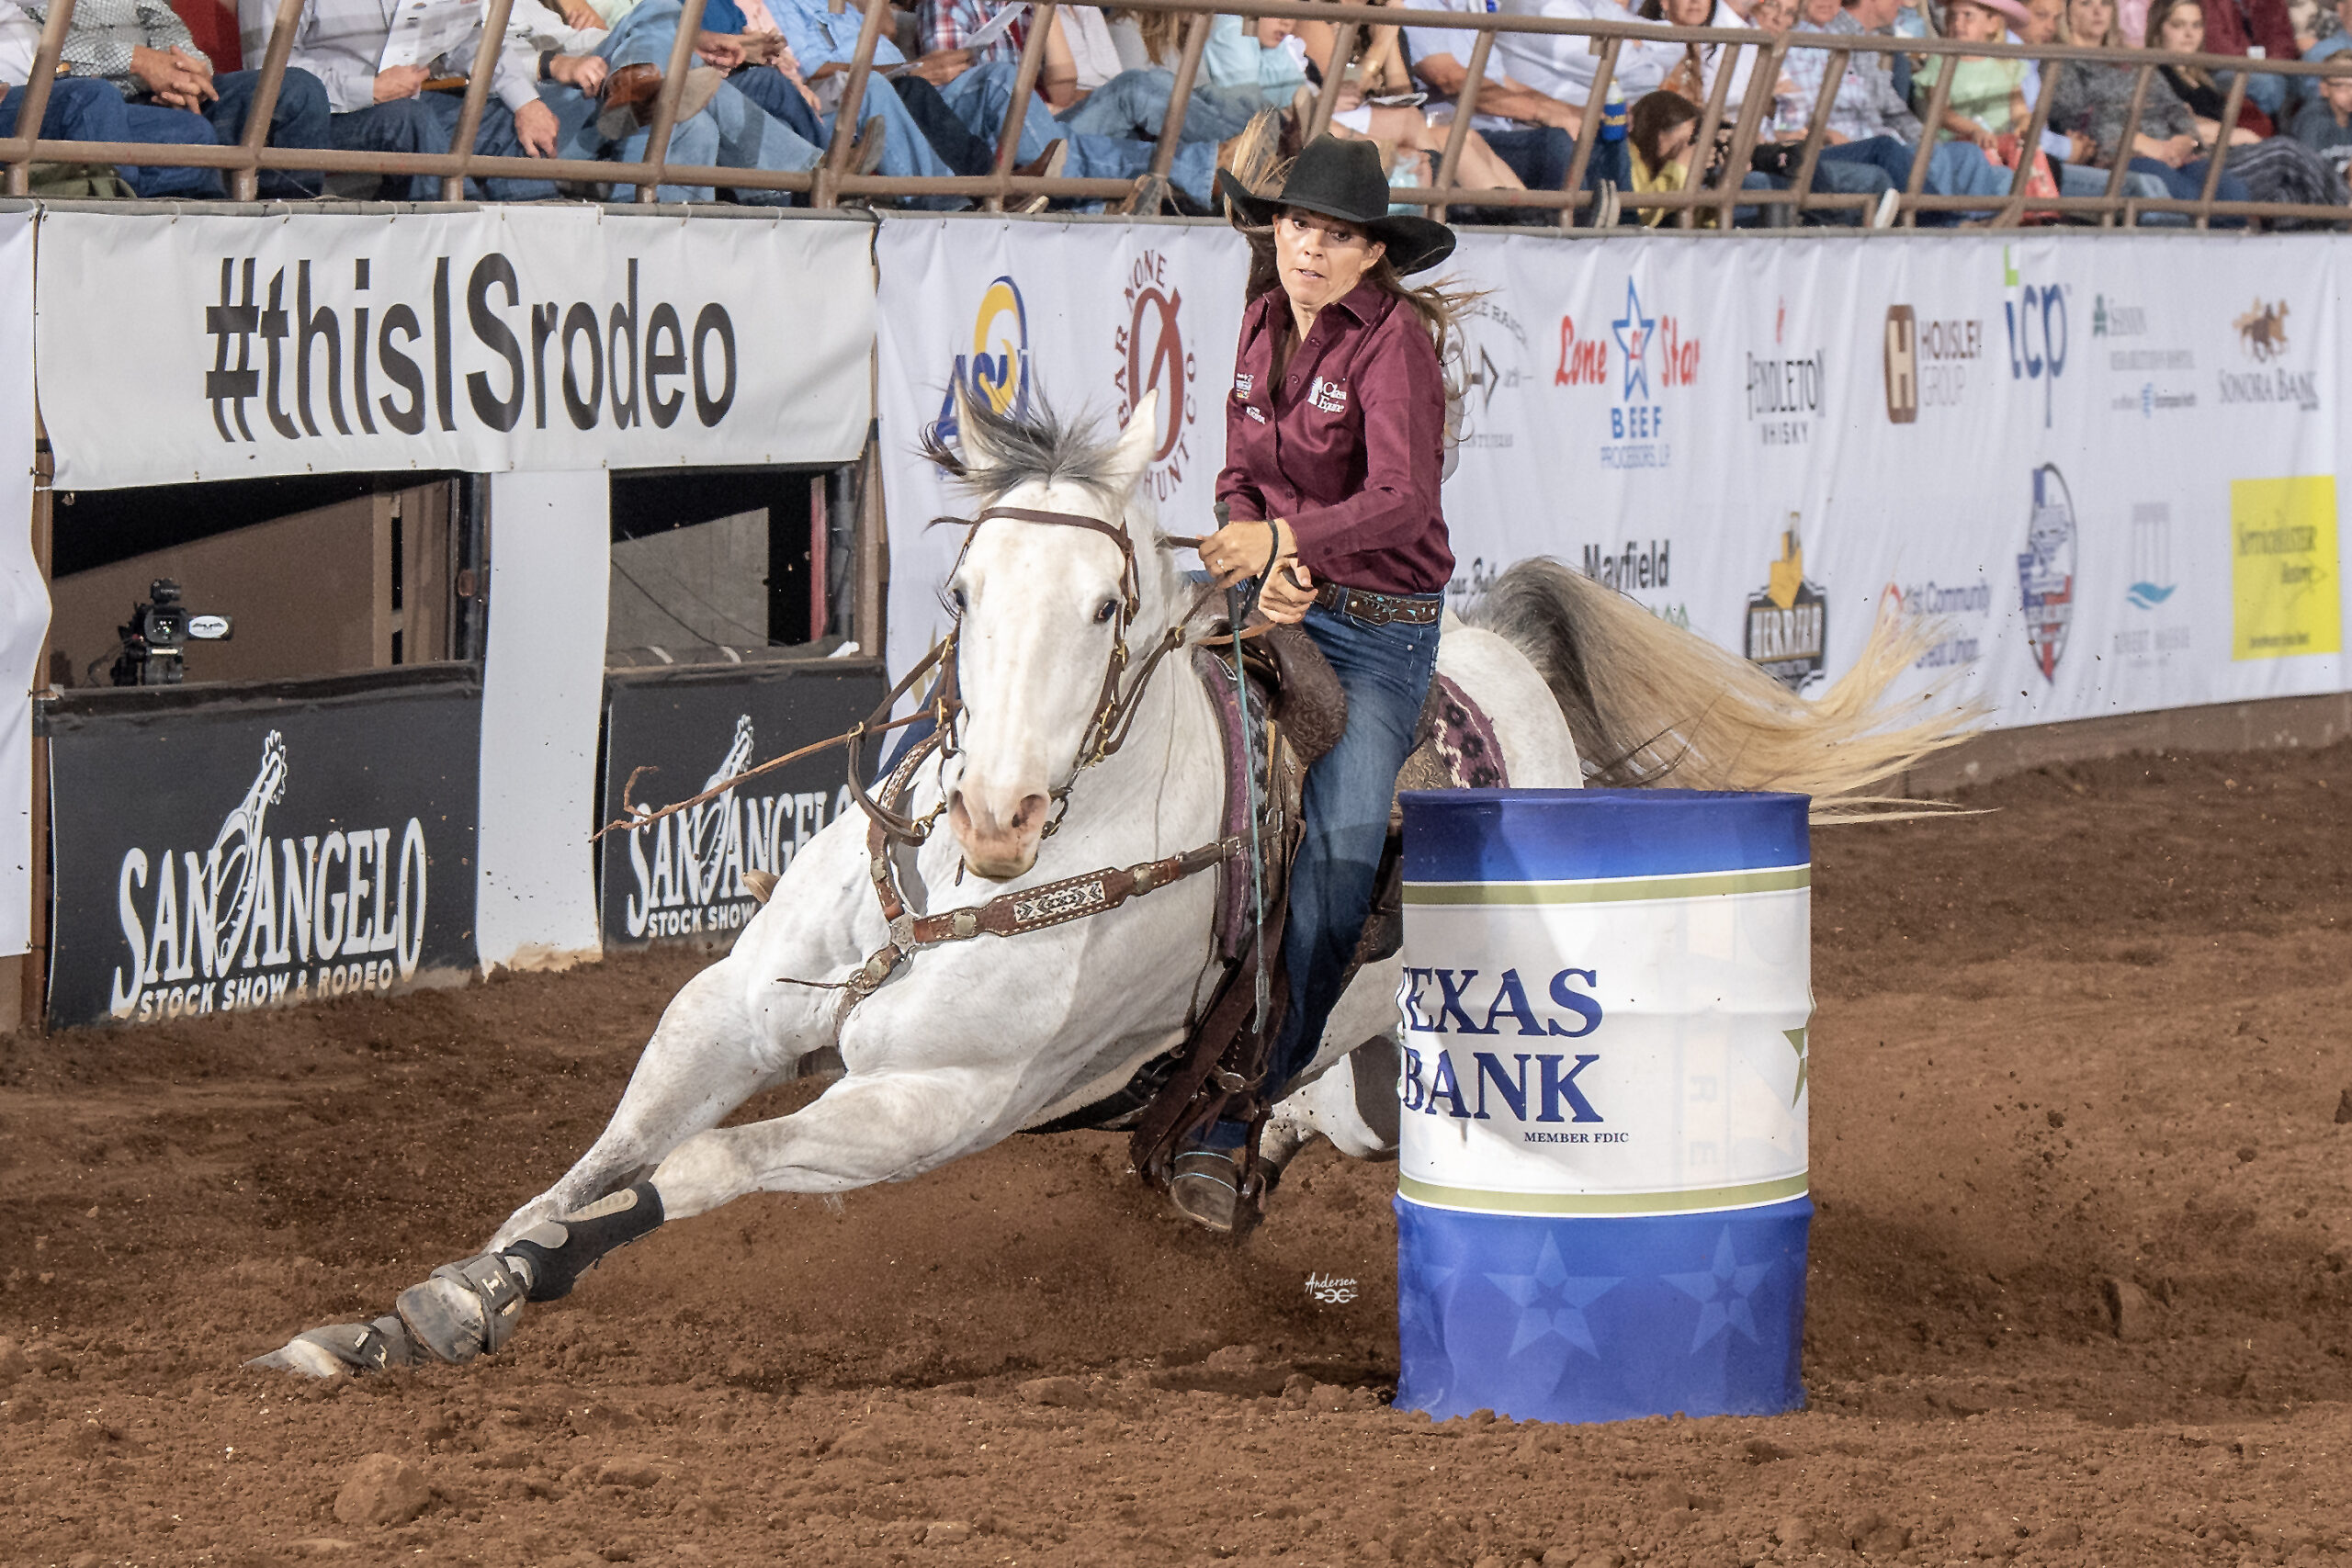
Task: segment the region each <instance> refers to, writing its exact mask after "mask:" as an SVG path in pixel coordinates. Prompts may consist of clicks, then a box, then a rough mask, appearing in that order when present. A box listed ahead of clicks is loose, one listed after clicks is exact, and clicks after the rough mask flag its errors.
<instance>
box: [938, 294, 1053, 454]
mask: <svg viewBox="0 0 2352 1568" xmlns="http://www.w3.org/2000/svg"><path fill="white" fill-rule="evenodd" d="M958 387H961V388H962V389H964V395H965V396H966V397H967V398H970V399H971V400H973V401H975V402H978V403H985V404H986V405H987V406H988V408H989V412H993V413H1001V414H1006V415H1010V416H1012V417H1013V418H1016V419H1017V418H1019V417H1020V416H1021V415H1023V414H1024V413H1026V412H1029V307H1028V306H1027V305H1026V304H1024V303H1023V301H1022V299H1021V286H1020V285H1019V284H1017V283H1015V282H1013V281H1012V278H1011V277H1010V276H1005V277H996V278H991V279H990V280H989V286H988V288H986V289H984V290H982V291H981V294H980V304H979V309H978V310H975V311H974V312H973V313H972V347H971V351H970V352H969V353H967V354H959V355H956V363H955V365H954V366H953V367H951V368H950V370H949V371H948V375H947V390H946V392H945V393H944V394H943V395H942V396H941V398H940V400H939V417H938V418H937V419H936V420H934V421H933V423H932V427H931V434H932V436H933V439H934V440H936V441H937V442H938V443H939V445H940V446H944V447H946V448H948V449H950V450H953V449H954V448H955V446H956V443H957V442H958V441H959V440H960V439H961V438H962V434H963V433H962V431H961V430H960V429H959V428H958V427H957V425H956V388H958Z"/></svg>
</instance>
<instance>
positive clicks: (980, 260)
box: [876, 217, 1248, 696]
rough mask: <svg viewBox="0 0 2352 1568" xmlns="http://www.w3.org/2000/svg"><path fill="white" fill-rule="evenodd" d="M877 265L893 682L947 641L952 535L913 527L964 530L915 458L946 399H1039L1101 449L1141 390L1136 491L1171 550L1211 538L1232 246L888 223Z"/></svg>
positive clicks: (1232, 334) (1118, 227) (965, 223)
mask: <svg viewBox="0 0 2352 1568" xmlns="http://www.w3.org/2000/svg"><path fill="white" fill-rule="evenodd" d="M876 257H877V260H878V262H879V265H880V270H881V275H882V284H881V290H880V323H881V325H880V335H879V338H878V340H877V345H876V356H877V359H878V362H879V385H880V395H879V399H878V401H879V405H880V412H881V416H882V451H883V462H884V465H885V468H884V475H885V478H884V487H883V488H884V494H885V495H886V496H887V497H888V502H889V515H890V604H889V627H890V647H889V660H890V667H891V669H892V671H894V672H896V671H903V670H905V669H906V668H908V667H909V666H910V665H911V664H912V663H914V662H915V660H919V659H921V658H922V656H923V655H924V654H925V653H926V652H928V651H929V650H930V648H931V645H932V643H933V641H934V640H936V638H937V637H939V635H940V634H941V633H942V632H943V631H944V629H945V627H946V617H945V615H944V612H943V611H942V610H941V608H940V604H939V593H938V591H939V586H940V583H941V581H942V580H943V579H944V576H945V575H946V572H947V570H948V568H949V567H951V566H952V565H954V563H955V559H956V550H957V549H958V548H959V547H961V546H962V544H963V542H964V536H963V531H962V530H961V529H954V528H928V527H926V526H925V525H927V524H928V523H930V521H931V520H932V519H933V518H934V517H943V516H958V515H967V514H968V500H967V497H966V496H964V495H963V494H962V493H961V492H960V491H957V490H956V487H955V486H954V485H953V483H952V482H951V481H950V480H949V479H948V477H947V475H946V474H945V473H944V472H943V471H942V470H940V469H939V468H937V467H935V466H934V465H933V464H931V463H929V462H927V461H925V460H924V458H923V457H922V453H921V451H920V450H919V447H920V445H921V442H922V433H923V432H924V431H925V430H926V429H928V428H930V427H931V426H933V424H935V423H938V422H939V421H940V420H941V419H942V418H943V417H946V418H948V419H950V420H952V418H953V413H954V405H953V403H952V402H951V401H950V400H949V387H950V385H951V384H952V383H954V382H959V381H960V382H961V383H962V384H963V386H964V389H965V390H966V393H967V395H968V396H971V397H976V398H983V399H986V400H988V402H989V406H991V407H993V408H996V409H998V410H1000V411H1010V410H1013V409H1020V408H1027V407H1033V406H1035V404H1036V402H1037V400H1039V399H1041V398H1045V399H1050V400H1051V401H1052V403H1053V406H1054V407H1055V408H1056V409H1057V410H1058V411H1060V412H1062V413H1063V414H1065V415H1069V414H1079V413H1091V414H1093V415H1095V416H1097V417H1098V418H1100V419H1101V420H1102V421H1103V430H1104V432H1105V434H1108V433H1109V432H1111V431H1113V430H1115V429H1117V428H1118V426H1119V425H1120V424H1122V423H1125V420H1126V417H1127V414H1128V412H1130V411H1131V410H1132V409H1133V408H1134V406H1135V403H1136V400H1137V399H1138V398H1140V397H1141V396H1142V395H1143V394H1144V393H1146V392H1148V391H1153V390H1157V391H1158V392H1159V444H1158V446H1156V447H1155V448H1154V451H1155V457H1154V458H1153V461H1152V466H1151V473H1150V477H1149V479H1148V483H1149V484H1150V485H1151V487H1152V493H1153V495H1154V496H1155V498H1156V499H1157V501H1158V502H1159V514H1160V516H1161V518H1162V519H1163V520H1164V524H1165V526H1167V527H1168V529H1169V530H1170V532H1173V533H1179V534H1202V533H1206V532H1208V531H1209V530H1210V528H1211V527H1212V526H1213V525H1212V524H1211V522H1210V519H1209V507H1210V505H1211V504H1212V503H1213V502H1215V501H1216V476H1217V470H1218V469H1219V468H1221V467H1223V465H1224V462H1225V389H1226V388H1227V386H1228V385H1230V384H1231V381H1232V378H1233V345H1234V343H1235V340H1236V339H1237V338H1238V337H1239V335H1240V332H1241V305H1242V299H1241V293H1242V284H1243V282H1244V280H1245V278H1246V277H1247V276H1248V258H1247V254H1246V253H1245V252H1244V250H1243V248H1242V246H1241V243H1240V242H1239V241H1238V238H1237V237H1236V236H1235V235H1234V234H1233V232H1232V231H1231V230H1229V229H1227V228H1224V227H1223V226H1221V225H1217V226H1211V225H1204V224H1179V223H1150V222H1146V223H1131V222H1118V221H1111V222H1103V221H1089V220H1077V221H1073V222H1069V223H1066V224H1064V223H1037V222H1027V221H1024V222H1018V223H1015V222H1009V221H1007V220H1004V219H1001V218H979V217H973V218H900V217H891V218H887V219H885V220H883V223H882V231H881V235H880V237H879V238H878V239H877V240H876ZM951 429H952V426H951ZM916 695H918V696H920V695H921V694H920V693H918V694H916Z"/></svg>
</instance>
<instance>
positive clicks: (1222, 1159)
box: [1168, 1122, 1264, 1236]
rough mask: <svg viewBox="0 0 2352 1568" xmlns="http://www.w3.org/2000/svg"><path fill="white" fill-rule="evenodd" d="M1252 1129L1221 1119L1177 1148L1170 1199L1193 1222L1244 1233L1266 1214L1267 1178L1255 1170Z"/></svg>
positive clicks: (1170, 1177) (1221, 1232)
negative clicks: (1263, 1200)
mask: <svg viewBox="0 0 2352 1568" xmlns="http://www.w3.org/2000/svg"><path fill="white" fill-rule="evenodd" d="M1253 1163H1254V1162H1252V1160H1251V1159H1250V1130H1249V1129H1248V1128H1247V1127H1244V1126H1242V1125H1241V1124H1240V1123H1238V1122H1216V1124H1214V1125H1213V1126H1211V1127H1209V1128H1207V1129H1205V1130H1204V1133H1203V1134H1201V1135H1200V1136H1199V1137H1198V1138H1196V1139H1194V1140H1193V1141H1191V1142H1188V1143H1187V1144H1185V1145H1184V1146H1183V1147H1182V1148H1181V1149H1179V1150H1178V1151H1177V1154H1176V1156H1175V1157H1174V1158H1173V1159H1171V1160H1170V1161H1169V1167H1168V1201H1170V1203H1172V1204H1174V1205H1175V1208H1176V1212H1177V1213H1180V1214H1182V1215H1183V1216H1184V1217H1185V1218H1186V1219H1188V1220H1191V1221H1192V1222H1193V1224H1198V1225H1201V1226H1204V1227H1205V1228H1207V1229H1209V1230H1213V1231H1216V1233H1217V1234H1218V1235H1231V1236H1240V1235H1248V1234H1249V1233H1250V1231H1251V1230H1253V1229H1255V1228H1256V1226H1257V1224H1258V1222H1259V1221H1260V1220H1261V1219H1262V1218H1263V1217H1264V1212H1263V1210H1262V1209H1261V1207H1260V1205H1259V1199H1260V1198H1261V1195H1262V1191H1263V1182H1262V1180H1261V1179H1260V1178H1259V1177H1257V1176H1255V1175H1253V1174H1251V1168H1252V1165H1253Z"/></svg>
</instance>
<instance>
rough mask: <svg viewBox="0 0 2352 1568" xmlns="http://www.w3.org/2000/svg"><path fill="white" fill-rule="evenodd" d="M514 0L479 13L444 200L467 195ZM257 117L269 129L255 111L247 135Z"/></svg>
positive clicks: (496, 1) (495, 0)
mask: <svg viewBox="0 0 2352 1568" xmlns="http://www.w3.org/2000/svg"><path fill="white" fill-rule="evenodd" d="M514 4H515V0H490V9H489V12H488V14H487V15H485V16H484V17H482V23H481V45H480V46H479V47H478V48H477V49H476V50H475V51H474V68H473V73H472V74H470V75H469V76H468V77H467V78H466V101H465V103H464V105H463V106H462V107H460V108H459V109H458V134H457V135H456V136H455V137H454V138H452V139H451V140H450V142H449V151H450V152H452V153H453V154H455V155H456V157H457V160H458V172H457V173H456V174H454V175H446V176H444V177H443V179H442V181H441V199H442V200H444V201H463V200H465V199H466V167H467V165H468V164H471V163H472V162H473V159H474V138H475V137H476V136H478V135H480V134H481V107H482V104H483V101H484V100H486V99H487V98H488V97H489V96H490V79H491V77H492V75H494V74H495V73H497V70H498V62H499V61H500V60H502V59H503V58H504V56H505V53H506V17H507V13H508V12H509V11H511V10H512V9H513V8H514ZM256 121H258V122H259V124H260V126H261V128H262V129H263V130H265V131H266V130H268V129H269V120H268V118H266V116H263V115H260V114H255V115H254V117H253V118H249V119H247V120H246V121H245V134H246V135H248V136H251V135H252V134H253V131H254V124H255V122H256ZM559 151H560V149H559Z"/></svg>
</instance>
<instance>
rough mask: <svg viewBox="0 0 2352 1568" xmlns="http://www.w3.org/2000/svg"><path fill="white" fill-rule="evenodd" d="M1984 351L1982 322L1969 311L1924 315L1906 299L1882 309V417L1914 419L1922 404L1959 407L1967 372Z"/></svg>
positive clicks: (1965, 392)
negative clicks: (1937, 316) (1937, 317)
mask: <svg viewBox="0 0 2352 1568" xmlns="http://www.w3.org/2000/svg"><path fill="white" fill-rule="evenodd" d="M1984 355H1985V323H1984V322H1983V321H1979V320H1975V319H1973V318H1969V317H1953V318H1951V319H1948V320H1931V321H1921V320H1919V315H1918V312H1917V310H1913V309H1912V308H1911V307H1910V306H1908V305H1890V306H1888V307H1887V310H1886V338H1885V344H1884V352H1883V355H1881V365H1882V369H1883V374H1884V376H1885V378H1886V417H1887V419H1888V420H1889V421H1890V422H1891V423H1895V424H1911V423H1917V420H1918V418H1919V411H1920V410H1921V409H1923V408H1930V409H1934V408H1957V407H1958V406H1959V405H1960V404H1961V402H1962V400H1965V399H1966V398H1967V396H1968V372H1969V369H1970V367H1972V366H1973V365H1974V364H1975V363H1976V361H1978V360H1979V359H1981V358H1983V357H1984Z"/></svg>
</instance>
